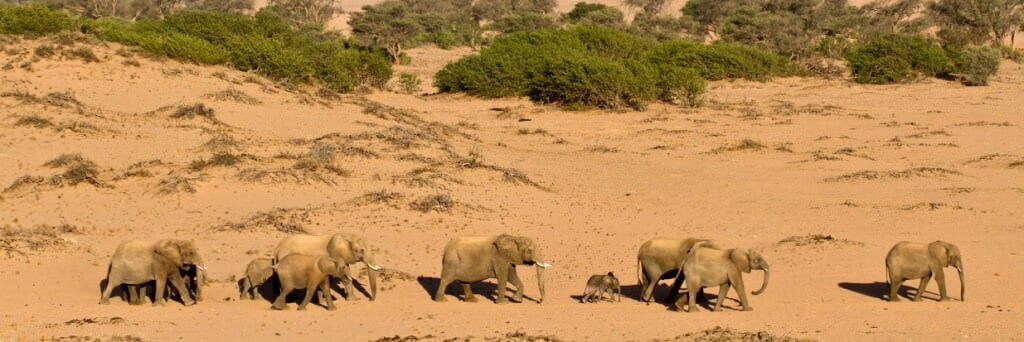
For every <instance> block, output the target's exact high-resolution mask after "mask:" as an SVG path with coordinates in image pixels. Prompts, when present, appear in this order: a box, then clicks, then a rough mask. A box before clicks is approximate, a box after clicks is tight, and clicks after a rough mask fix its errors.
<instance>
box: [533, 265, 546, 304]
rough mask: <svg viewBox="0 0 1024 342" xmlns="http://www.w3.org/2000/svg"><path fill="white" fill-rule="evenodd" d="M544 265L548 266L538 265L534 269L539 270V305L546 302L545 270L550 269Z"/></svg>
mask: <svg viewBox="0 0 1024 342" xmlns="http://www.w3.org/2000/svg"><path fill="white" fill-rule="evenodd" d="M544 265H547V264H544V263H537V265H536V267H534V268H536V269H537V289H538V290H539V291H540V299H538V300H537V303H543V302H544V269H545V268H547V267H548V266H544Z"/></svg>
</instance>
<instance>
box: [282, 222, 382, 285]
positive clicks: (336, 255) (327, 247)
mask: <svg viewBox="0 0 1024 342" xmlns="http://www.w3.org/2000/svg"><path fill="white" fill-rule="evenodd" d="M293 253H294V254H305V255H313V256H329V257H331V258H332V259H335V260H340V261H344V262H345V264H346V265H352V264H355V263H357V262H362V263H364V264H366V273H367V275H368V276H369V278H370V300H371V301H372V300H374V299H376V298H377V271H379V270H380V269H381V267H380V266H377V265H376V264H374V263H373V255H371V253H370V250H369V248H368V247H367V244H366V239H364V238H363V237H362V236H358V235H354V234H347V233H338V234H334V235H294V236H289V237H286V238H284V240H281V243H279V244H278V245H277V248H275V249H274V264H277V262H278V261H280V260H281V259H284V257H286V256H288V255H289V254H293ZM343 282H344V284H345V295H346V297H345V299H347V300H355V290H354V289H353V287H352V276H351V275H349V276H348V277H345V279H343ZM323 295H328V294H323Z"/></svg>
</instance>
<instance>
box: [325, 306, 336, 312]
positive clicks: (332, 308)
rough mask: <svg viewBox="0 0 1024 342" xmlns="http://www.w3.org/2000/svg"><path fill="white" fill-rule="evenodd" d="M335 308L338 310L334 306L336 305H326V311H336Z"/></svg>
mask: <svg viewBox="0 0 1024 342" xmlns="http://www.w3.org/2000/svg"><path fill="white" fill-rule="evenodd" d="M336 310H338V307H336V306H333V305H332V306H328V307H327V311H336Z"/></svg>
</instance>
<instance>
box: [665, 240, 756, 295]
mask: <svg viewBox="0 0 1024 342" xmlns="http://www.w3.org/2000/svg"><path fill="white" fill-rule="evenodd" d="M702 245H703V243H700V244H697V245H694V248H693V249H692V250H690V255H689V256H687V258H686V262H684V263H683V265H682V267H681V269H682V270H683V273H686V288H687V293H688V295H687V296H683V297H680V298H679V300H678V301H677V302H676V307H677V308H679V309H682V308H683V301H684V300H688V303H687V306H686V311H687V312H697V311H699V310H698V309H697V301H696V298H697V296H695V295H693V294H695V293H697V291H698V290H699V289H700V288H703V287H708V286H719V291H718V299H717V300H715V308H714V310H715V311H719V310H721V308H722V301H724V300H725V297H726V295H728V294H729V287H730V286H735V287H736V293H737V294H738V295H739V297H740V305H742V306H743V311H751V310H753V309H754V308H752V307H750V303H749V302H747V294H746V292H745V291H746V290H745V287H744V285H743V275H742V273H750V270H751V269H755V270H763V271H764V282H763V283H761V288H760V289H758V290H757V291H754V292H753V294H755V295H758V294H761V293H762V292H764V290H765V289H767V288H768V276H769V275H770V273H769V270H768V262H767V261H765V260H764V258H763V257H762V256H761V254H758V253H757V252H754V251H748V250H745V249H728V250H720V249H714V248H707V247H704V246H702Z"/></svg>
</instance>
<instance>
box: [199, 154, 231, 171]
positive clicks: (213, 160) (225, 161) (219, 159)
mask: <svg viewBox="0 0 1024 342" xmlns="http://www.w3.org/2000/svg"><path fill="white" fill-rule="evenodd" d="M241 161H242V157H240V156H238V155H235V154H232V153H230V152H215V153H214V154H213V155H212V156H210V159H199V160H194V161H192V163H191V164H189V166H188V167H189V169H192V171H202V170H205V169H207V168H211V167H221V166H234V165H236V164H238V163H239V162H241Z"/></svg>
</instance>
